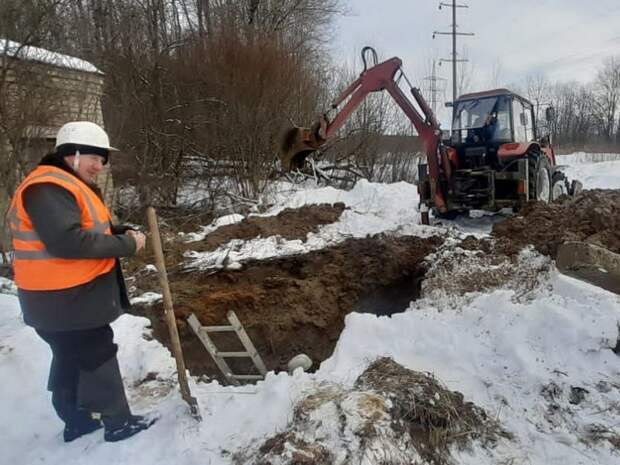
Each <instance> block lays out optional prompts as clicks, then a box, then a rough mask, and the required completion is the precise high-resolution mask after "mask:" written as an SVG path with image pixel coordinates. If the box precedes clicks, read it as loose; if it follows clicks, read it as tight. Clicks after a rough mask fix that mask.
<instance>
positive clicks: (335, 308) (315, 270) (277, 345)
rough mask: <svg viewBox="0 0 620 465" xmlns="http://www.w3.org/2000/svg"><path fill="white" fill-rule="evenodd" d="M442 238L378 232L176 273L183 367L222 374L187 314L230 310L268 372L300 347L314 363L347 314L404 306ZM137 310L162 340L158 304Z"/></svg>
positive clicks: (241, 368)
mask: <svg viewBox="0 0 620 465" xmlns="http://www.w3.org/2000/svg"><path fill="white" fill-rule="evenodd" d="M441 243H442V240H441V239H439V238H437V237H433V238H425V239H422V238H418V237H399V238H394V237H386V236H381V235H379V236H374V237H370V238H365V239H349V240H347V241H345V242H344V243H342V244H340V245H338V246H335V247H331V248H326V249H322V250H319V251H316V252H311V253H307V254H303V255H295V256H289V257H281V258H277V259H271V260H261V261H250V262H245V263H244V264H243V268H242V269H241V270H224V271H220V272H217V273H212V272H211V273H208V272H196V271H193V272H191V273H190V272H183V271H176V272H173V273H171V274H170V281H171V282H170V284H171V289H172V293H173V295H174V297H175V313H176V315H177V318H178V324H179V330H180V333H181V339H182V343H183V350H184V353H185V356H186V359H187V365H188V367H189V368H190V370H191V371H192V373H193V374H208V375H217V376H219V372H218V370H217V369H216V367H215V365H214V364H213V362H212V361H211V359H210V357H209V355H208V353H207V352H206V350H205V349H204V347H203V346H202V344H201V343H200V341H199V340H198V338H197V337H196V336H195V335H194V334H193V332H192V330H191V328H189V327H188V325H187V324H186V323H185V319H186V318H187V317H188V316H189V315H190V314H191V313H194V314H195V315H196V316H197V317H198V319H199V320H200V321H201V323H202V324H203V325H222V324H226V322H227V320H226V313H227V312H228V311H230V310H233V311H234V312H235V313H236V314H237V316H238V317H239V319H240V320H241V322H242V323H243V325H244V326H245V328H246V330H247V331H248V333H249V335H250V337H251V338H252V341H253V342H254V343H255V345H256V347H257V349H258V351H259V353H260V354H261V356H262V357H263V359H264V361H265V364H266V365H267V369H268V370H276V371H279V370H283V369H286V364H287V362H288V360H290V359H291V358H292V357H293V356H294V355H296V354H299V353H306V354H307V355H309V356H310V357H311V358H312V359H313V360H314V362H315V364H316V363H318V362H320V361H322V360H325V359H326V358H327V357H329V356H330V355H331V353H332V351H333V348H334V346H335V344H336V341H337V340H338V337H339V336H340V333H341V331H342V329H343V327H344V317H345V315H346V314H348V313H349V312H351V311H353V310H356V311H364V310H365V309H366V308H369V307H372V308H373V309H374V308H379V310H380V312H381V313H382V314H388V315H389V314H392V313H395V312H400V311H404V310H405V309H406V308H407V306H408V304H409V302H410V301H412V300H415V299H416V298H417V296H418V293H419V290H420V281H421V278H422V277H423V276H424V273H425V271H426V268H427V264H426V263H425V262H424V258H425V257H426V256H427V255H428V254H429V253H431V252H433V251H434V250H435V249H436V248H437V247H438V246H439V245H440V244H441ZM150 279H151V280H152V279H153V278H150ZM138 284H139V285H140V287H141V288H143V289H144V290H153V289H156V287H153V285H154V283H153V282H152V281H151V282H150V283H149V282H147V280H145V281H143V282H141V283H138ZM137 311H138V313H139V314H144V315H146V316H148V317H150V318H151V321H152V322H153V326H154V331H155V337H156V338H157V339H158V340H160V341H163V342H164V343H166V344H167V343H168V334H167V330H166V327H165V322H164V319H163V311H162V307H161V304H159V305H155V306H154V307H151V308H139V309H138V310H137ZM215 336H217V334H216V335H215ZM214 339H215V338H214ZM232 339H234V338H232V337H231V336H230V335H227V336H222V337H220V340H217V339H216V340H215V343H216V345H218V348H220V349H221V350H240V344H239V345H234V346H233V345H231V344H230V341H231V340H232ZM220 346H221V347H220ZM233 362H235V361H234V360H233ZM232 368H233V371H234V372H236V373H243V372H247V371H249V368H250V367H248V366H247V365H243V364H242V363H241V362H239V361H237V364H236V365H234V366H232Z"/></svg>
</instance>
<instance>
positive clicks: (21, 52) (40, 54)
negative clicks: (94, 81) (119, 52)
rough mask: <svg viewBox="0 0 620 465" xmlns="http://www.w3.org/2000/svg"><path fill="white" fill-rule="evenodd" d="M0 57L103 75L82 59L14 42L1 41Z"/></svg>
mask: <svg viewBox="0 0 620 465" xmlns="http://www.w3.org/2000/svg"><path fill="white" fill-rule="evenodd" d="M0 55H8V56H10V57H17V58H20V59H22V60H26V61H36V62H39V63H45V64H48V65H53V66H58V67H60V68H67V69H73V70H75V71H84V72H86V73H95V74H103V73H102V72H101V71H100V70H99V69H97V68H96V67H95V65H93V64H92V63H89V62H88V61H85V60H82V59H80V58H76V57H72V56H69V55H64V54H62V53H57V52H52V51H50V50H46V49H44V48H39V47H33V46H31V45H25V46H22V44H20V43H18V42H13V41H12V40H6V39H0Z"/></svg>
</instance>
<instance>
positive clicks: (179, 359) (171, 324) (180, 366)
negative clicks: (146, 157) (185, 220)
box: [146, 207, 202, 421]
mask: <svg viewBox="0 0 620 465" xmlns="http://www.w3.org/2000/svg"><path fill="white" fill-rule="evenodd" d="M146 216H147V218H148V222H149V229H150V230H151V241H152V244H153V251H154V252H155V266H156V267H157V271H158V275H159V283H160V285H161V288H162V293H163V296H164V314H165V316H166V324H167V325H168V331H169V333H170V341H171V343H172V353H173V354H174V358H175V360H176V363H177V376H178V378H179V387H180V389H181V397H182V398H183V400H184V401H185V402H187V403H188V405H189V408H190V412H191V414H192V416H193V417H194V418H195V419H196V420H197V421H200V420H202V418H201V416H200V411H199V409H198V401H197V400H196V398H195V397H192V395H191V393H190V391H189V384H188V383H187V372H186V370H185V360H184V358H183V350H182V349H181V340H180V339H179V331H178V329H177V322H176V318H175V317H174V309H173V306H172V294H171V293H170V285H169V283H168V275H167V273H166V263H165V262H164V251H163V249H162V246H161V236H160V235H159V224H158V222H157V214H156V213H155V209H154V208H153V207H149V208H147V210H146Z"/></svg>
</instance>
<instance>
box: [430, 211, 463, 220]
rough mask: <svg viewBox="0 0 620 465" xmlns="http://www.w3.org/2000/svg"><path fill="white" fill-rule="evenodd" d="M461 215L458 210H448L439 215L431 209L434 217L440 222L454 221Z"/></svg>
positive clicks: (438, 212)
mask: <svg viewBox="0 0 620 465" xmlns="http://www.w3.org/2000/svg"><path fill="white" fill-rule="evenodd" d="M460 214H461V212H460V211H458V210H449V211H447V212H445V213H441V212H440V211H439V210H437V209H433V215H434V216H435V218H438V219H441V220H450V221H452V220H455V219H457V218H458V216H459V215H460Z"/></svg>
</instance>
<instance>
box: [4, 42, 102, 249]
mask: <svg viewBox="0 0 620 465" xmlns="http://www.w3.org/2000/svg"><path fill="white" fill-rule="evenodd" d="M103 84H104V75H103V73H102V72H101V71H100V70H98V69H97V68H96V67H95V66H94V65H92V64H91V63H89V62H87V61H84V60H81V59H79V58H75V57H71V56H68V55H63V54H60V53H55V52H52V51H49V50H45V49H42V48H38V47H31V46H22V45H21V44H19V43H16V42H12V41H7V40H2V39H0V179H2V189H0V208H1V211H2V213H3V214H4V212H5V211H6V208H7V204H8V201H9V198H10V195H11V194H12V192H13V190H14V189H15V187H16V185H17V184H18V183H19V181H20V180H21V179H22V178H23V176H24V175H25V174H27V173H28V172H29V171H30V170H31V169H32V168H33V166H34V165H36V163H37V162H38V161H39V159H40V158H41V157H42V156H43V155H45V154H46V153H48V152H50V151H51V150H53V148H54V145H55V136H56V132H57V131H58V129H59V128H60V126H62V125H63V124H64V123H66V122H68V121H80V120H83V121H92V122H95V123H97V124H99V125H101V126H103V114H102V111H101V97H102V94H103ZM98 182H99V184H100V187H101V188H102V190H103V192H104V195H105V198H106V202H107V203H108V205H111V201H112V196H113V187H114V186H113V182H112V174H111V170H110V169H109V166H106V169H105V170H104V172H103V173H102V175H100V177H99V180H98ZM3 229H4V228H3ZM7 239H8V238H7V235H6V231H5V232H4V237H3V238H2V245H3V249H4V250H7V248H6V247H7Z"/></svg>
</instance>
